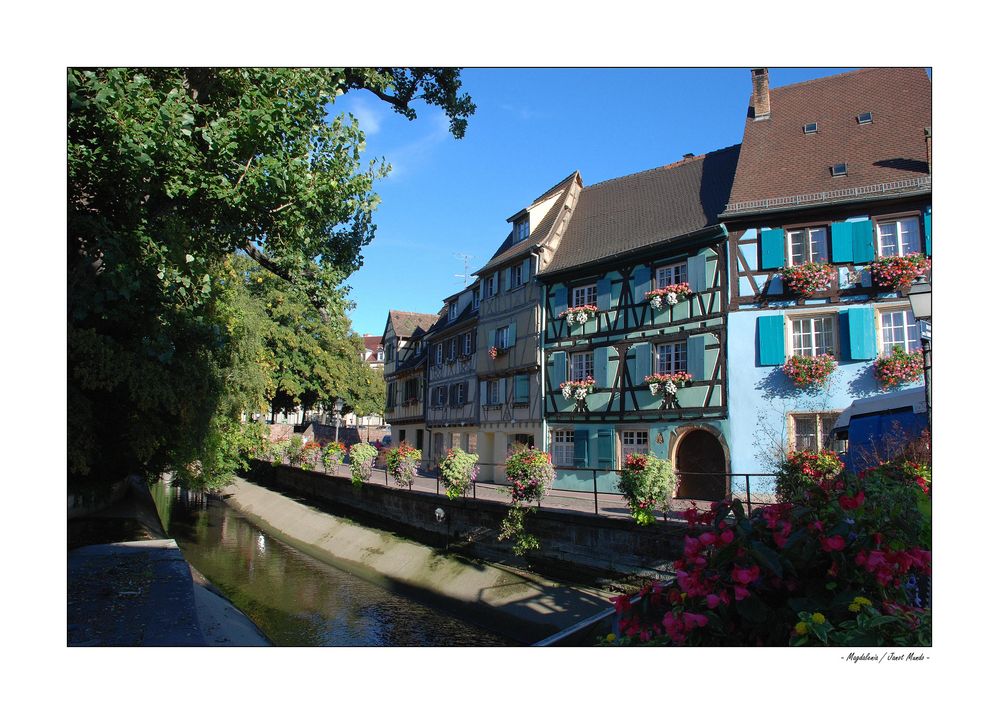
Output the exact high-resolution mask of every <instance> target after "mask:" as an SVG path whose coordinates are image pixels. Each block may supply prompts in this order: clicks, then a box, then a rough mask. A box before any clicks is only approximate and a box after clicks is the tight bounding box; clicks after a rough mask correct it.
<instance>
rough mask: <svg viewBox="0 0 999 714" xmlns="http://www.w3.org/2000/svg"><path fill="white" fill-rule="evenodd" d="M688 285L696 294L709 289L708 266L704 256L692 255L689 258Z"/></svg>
mask: <svg viewBox="0 0 999 714" xmlns="http://www.w3.org/2000/svg"><path fill="white" fill-rule="evenodd" d="M687 284H688V285H690V289H691V290H692V291H693V292H695V293H699V292H703V291H704V290H707V289H708V280H707V265H706V264H705V261H704V256H703V255H700V254H698V255H692V256H690V257H689V258H687Z"/></svg>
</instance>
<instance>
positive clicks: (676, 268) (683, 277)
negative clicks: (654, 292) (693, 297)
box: [656, 261, 687, 288]
mask: <svg viewBox="0 0 999 714" xmlns="http://www.w3.org/2000/svg"><path fill="white" fill-rule="evenodd" d="M685 282H687V262H686V261H684V262H682V263H671V264H670V265H664V266H662V267H661V268H656V287H657V288H664V287H666V286H667V285H678V284H680V283H685Z"/></svg>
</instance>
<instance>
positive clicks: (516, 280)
mask: <svg viewBox="0 0 999 714" xmlns="http://www.w3.org/2000/svg"><path fill="white" fill-rule="evenodd" d="M523 284H524V264H523V263H517V264H516V265H514V266H513V267H512V268H510V290H513V289H514V288H519V287H520V286H521V285H523Z"/></svg>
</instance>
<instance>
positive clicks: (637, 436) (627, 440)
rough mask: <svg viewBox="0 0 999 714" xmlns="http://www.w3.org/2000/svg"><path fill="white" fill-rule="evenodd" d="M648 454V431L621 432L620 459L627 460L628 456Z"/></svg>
mask: <svg viewBox="0 0 999 714" xmlns="http://www.w3.org/2000/svg"><path fill="white" fill-rule="evenodd" d="M647 453H649V432H648V431H622V432H621V459H622V461H623V460H624V459H626V458H628V454H647Z"/></svg>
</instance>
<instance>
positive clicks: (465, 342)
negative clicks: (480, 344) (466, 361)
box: [461, 332, 472, 355]
mask: <svg viewBox="0 0 999 714" xmlns="http://www.w3.org/2000/svg"><path fill="white" fill-rule="evenodd" d="M461 353H462V354H463V355H470V354H472V333H471V332H466V333H465V334H464V335H462V338H461Z"/></svg>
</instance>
